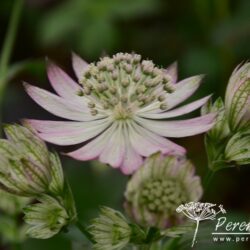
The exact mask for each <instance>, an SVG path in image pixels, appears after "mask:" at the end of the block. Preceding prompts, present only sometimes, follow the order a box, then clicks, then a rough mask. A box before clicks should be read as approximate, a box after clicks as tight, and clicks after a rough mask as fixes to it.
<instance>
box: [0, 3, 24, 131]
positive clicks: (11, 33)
mask: <svg viewBox="0 0 250 250" xmlns="http://www.w3.org/2000/svg"><path fill="white" fill-rule="evenodd" d="M22 7H23V0H16V2H15V4H14V7H13V10H12V14H11V18H10V22H9V25H8V29H7V34H6V36H5V40H4V43H3V47H2V51H1V55H0V124H1V122H2V103H3V96H4V90H5V85H6V81H7V76H8V65H9V61H10V57H11V53H12V50H13V46H14V41H15V38H16V33H17V28H18V23H19V20H20V16H21V12H22ZM0 133H1V130H0Z"/></svg>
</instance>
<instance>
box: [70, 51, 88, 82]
mask: <svg viewBox="0 0 250 250" xmlns="http://www.w3.org/2000/svg"><path fill="white" fill-rule="evenodd" d="M72 64H73V69H74V72H75V74H76V76H77V78H78V79H79V80H81V79H82V77H83V74H84V73H85V72H86V69H87V68H88V63H87V62H85V61H84V60H83V59H82V58H81V57H80V56H78V55H77V54H75V53H72Z"/></svg>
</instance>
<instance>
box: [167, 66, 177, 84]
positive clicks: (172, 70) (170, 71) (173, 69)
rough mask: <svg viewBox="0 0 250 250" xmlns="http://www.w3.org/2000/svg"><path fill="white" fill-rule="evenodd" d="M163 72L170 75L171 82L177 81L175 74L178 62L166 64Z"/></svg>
mask: <svg viewBox="0 0 250 250" xmlns="http://www.w3.org/2000/svg"><path fill="white" fill-rule="evenodd" d="M164 73H166V74H168V75H170V77H171V79H172V83H176V82H177V76H178V64H177V62H174V63H172V64H171V65H170V66H168V67H167V68H166V69H165V70H164Z"/></svg>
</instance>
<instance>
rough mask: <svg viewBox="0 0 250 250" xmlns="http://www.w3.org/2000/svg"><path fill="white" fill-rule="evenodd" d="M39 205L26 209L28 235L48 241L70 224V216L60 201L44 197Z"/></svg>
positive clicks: (40, 199)
mask: <svg viewBox="0 0 250 250" xmlns="http://www.w3.org/2000/svg"><path fill="white" fill-rule="evenodd" d="M38 201H39V203H36V204H32V205H30V206H27V207H26V208H25V209H24V213H25V216H24V220H25V222H26V223H27V224H28V229H27V235H28V236H29V237H31V238H38V239H47V238H50V237H52V236H54V235H56V234H57V233H58V232H59V231H61V229H62V228H63V227H64V226H66V225H67V224H68V223H69V222H70V220H71V219H70V216H69V214H68V213H67V211H66V209H65V208H64V206H62V205H61V204H60V203H59V201H58V200H56V199H55V198H52V197H50V196H47V195H44V196H42V197H41V198H39V199H38Z"/></svg>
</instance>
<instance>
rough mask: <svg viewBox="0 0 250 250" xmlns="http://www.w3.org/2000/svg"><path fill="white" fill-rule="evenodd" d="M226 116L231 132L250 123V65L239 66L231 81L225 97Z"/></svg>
mask: <svg viewBox="0 0 250 250" xmlns="http://www.w3.org/2000/svg"><path fill="white" fill-rule="evenodd" d="M225 107H226V114H227V117H228V120H229V125H230V129H231V131H234V132H235V131H239V130H240V129H241V128H243V127H247V126H249V123H250V108H249V107H250V63H245V64H243V65H239V66H238V67H237V68H236V69H235V70H234V72H233V73H232V76H231V77H230V79H229V83H228V86H227V91H226V96H225Z"/></svg>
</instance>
